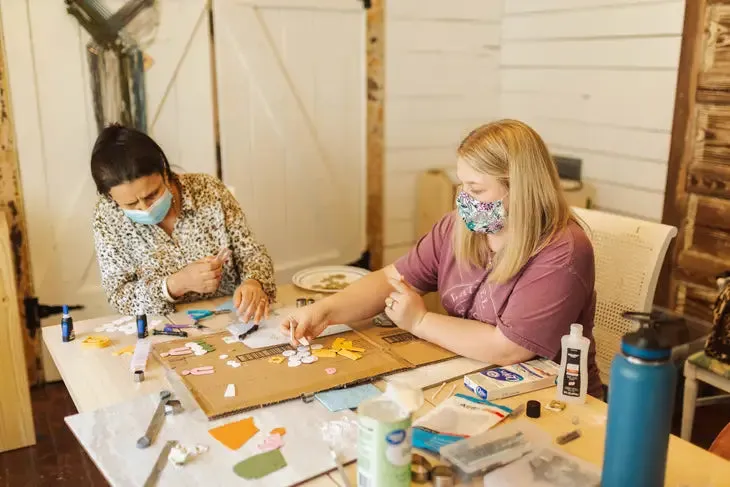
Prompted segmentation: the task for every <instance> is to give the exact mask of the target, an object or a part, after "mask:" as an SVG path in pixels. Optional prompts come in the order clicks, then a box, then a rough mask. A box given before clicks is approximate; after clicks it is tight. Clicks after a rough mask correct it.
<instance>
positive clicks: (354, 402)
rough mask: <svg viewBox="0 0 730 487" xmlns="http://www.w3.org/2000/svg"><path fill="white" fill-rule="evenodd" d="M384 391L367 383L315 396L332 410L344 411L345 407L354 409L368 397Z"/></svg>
mask: <svg viewBox="0 0 730 487" xmlns="http://www.w3.org/2000/svg"><path fill="white" fill-rule="evenodd" d="M381 394H382V392H381V391H380V389H378V388H377V387H375V386H374V385H372V384H365V385H362V386H356V387H346V388H344V389H335V390H332V391H325V392H320V393H318V394H315V395H314V397H316V398H317V399H319V402H321V403H322V404H324V406H325V407H326V408H327V409H329V410H330V411H331V412H333V413H334V412H337V411H342V410H343V409H354V408H356V407H358V406H359V405H360V403H361V402H363V401H364V400H366V399H370V398H371V397H375V396H379V395H381Z"/></svg>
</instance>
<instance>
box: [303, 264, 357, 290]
mask: <svg viewBox="0 0 730 487" xmlns="http://www.w3.org/2000/svg"><path fill="white" fill-rule="evenodd" d="M367 274H370V271H369V270H367V269H361V268H359V267H350V266H346V265H331V266H322V267H310V268H309V269H304V270H301V271H299V272H297V273H296V274H294V277H292V282H293V283H294V285H295V286H298V287H300V288H302V289H306V290H307V291H314V292H318V293H336V292H338V291H340V290H339V289H322V288H319V287H317V286H323V285H324V283H323V282H322V281H324V280H326V279H327V278H328V277H333V276H343V277H342V278H341V279H337V280H336V281H335V282H342V283H346V284H348V285H349V284H352V283H353V282H355V281H357V280H358V279H360V278H361V277H363V276H365V275H367Z"/></svg>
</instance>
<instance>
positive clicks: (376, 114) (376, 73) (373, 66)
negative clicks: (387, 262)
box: [366, 0, 385, 269]
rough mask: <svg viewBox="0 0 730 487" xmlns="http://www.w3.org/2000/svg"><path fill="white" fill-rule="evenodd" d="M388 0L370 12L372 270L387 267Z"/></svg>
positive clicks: (369, 214) (380, 1) (369, 238)
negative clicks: (385, 242) (386, 56)
mask: <svg viewBox="0 0 730 487" xmlns="http://www.w3.org/2000/svg"><path fill="white" fill-rule="evenodd" d="M384 12H385V0H373V2H372V5H371V7H370V9H368V13H367V78H368V79H367V97H368V103H367V183H366V184H367V216H366V222H367V223H366V232H367V242H368V250H369V251H370V267H371V268H372V269H380V268H381V267H382V266H383V253H384V248H383V227H384V226H385V221H384V218H385V214H384V212H383V200H384V197H383V191H384V187H385V181H384V174H385V172H384V165H385V161H384V158H385V143H384V138H383V134H384V132H385V120H384V116H383V114H384V109H385V107H384V105H385V20H384V19H385V15H384Z"/></svg>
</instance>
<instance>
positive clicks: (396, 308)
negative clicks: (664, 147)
mask: <svg viewBox="0 0 730 487" xmlns="http://www.w3.org/2000/svg"><path fill="white" fill-rule="evenodd" d="M457 156H458V157H457V162H456V166H457V174H458V177H459V179H460V180H461V182H462V188H461V191H460V192H459V195H458V197H457V200H456V206H457V211H456V212H453V213H450V214H448V215H446V216H445V217H444V218H443V219H442V220H441V221H440V222H438V223H437V224H436V225H435V226H434V227H433V229H432V230H431V232H430V233H428V234H427V235H426V236H424V237H423V238H421V240H420V241H419V242H418V243H417V244H416V246H415V247H414V248H413V249H412V250H411V251H410V252H409V253H408V254H407V255H406V256H405V257H403V258H401V259H400V260H398V261H397V262H396V263H395V264H393V265H390V266H388V267H386V268H384V269H382V270H380V271H377V272H374V273H372V274H370V275H368V276H366V277H364V278H362V279H361V280H359V281H357V282H356V283H354V284H352V285H351V286H349V287H348V288H347V289H345V290H344V291H342V292H340V293H338V294H336V295H334V296H331V297H329V298H327V299H324V300H321V301H319V302H317V303H315V304H313V305H311V306H308V307H305V308H301V309H299V310H297V312H296V313H295V314H294V315H292V316H291V317H290V319H289V320H287V321H285V323H284V324H283V325H282V332H283V333H286V334H288V333H289V327H290V326H294V327H295V331H294V336H295V337H296V338H297V339H298V338H301V337H307V338H312V337H316V336H318V335H319V334H320V333H322V331H323V330H324V329H325V328H326V327H327V326H328V325H330V324H333V323H350V322H354V321H357V320H361V319H366V318H369V317H371V316H374V315H376V314H377V313H379V312H380V311H382V310H383V306H384V305H385V312H386V314H387V315H388V316H389V317H390V319H392V320H393V322H395V324H396V325H398V327H400V328H402V329H404V330H407V331H409V332H411V333H413V334H414V335H416V336H418V337H420V338H422V339H424V340H427V341H429V342H432V343H435V344H437V345H440V346H442V347H444V348H446V349H448V350H451V351H452V352H454V353H457V354H459V355H462V356H464V357H470V358H473V359H477V360H481V361H484V362H489V363H492V364H500V365H507V364H513V363H517V362H522V361H525V360H528V359H531V358H533V357H536V356H540V357H546V358H550V359H553V360H556V361H558V360H559V359H560V353H561V349H560V338H561V337H562V336H563V335H565V334H567V333H569V331H570V325H571V323H581V324H582V325H583V330H584V334H585V335H586V336H587V337H588V338H590V339H591V341H592V342H593V315H594V312H595V302H596V301H595V292H594V279H595V276H594V263H593V248H592V246H591V243H590V240H589V239H588V237H587V236H586V233H585V232H584V231H583V229H582V228H581V226H580V225H579V224H578V222H577V221H576V218H575V217H574V216H573V215H572V213H571V211H570V209H569V207H568V205H567V203H566V201H565V197H564V195H563V193H562V191H561V188H560V184H559V179H558V174H557V170H556V168H555V165H554V163H553V161H552V159H551V157H550V154H549V153H548V150H547V148H546V147H545V143H544V142H543V141H542V139H541V138H540V136H539V135H538V134H537V133H536V132H535V131H534V130H532V129H531V128H530V127H528V126H527V125H525V124H524V123H521V122H518V121H515V120H501V121H498V122H494V123H490V124H487V125H483V126H481V127H479V128H477V129H476V130H474V131H473V132H472V133H470V134H469V135H468V136H467V137H466V138H465V139H464V141H463V142H462V143H461V145H460V146H459V149H458V151H457ZM433 291H438V293H439V295H440V297H441V302H442V304H443V307H444V309H445V310H446V311H447V312H448V316H445V315H440V314H435V313H431V312H428V311H427V310H426V307H425V305H424V302H423V298H422V297H421V296H422V295H423V294H425V293H428V292H433ZM588 364H589V371H588V372H589V378H590V382H589V387H588V390H589V393H590V394H591V395H594V396H596V397H601V396H602V388H601V383H600V379H599V376H598V368H597V366H596V362H595V342H594V343H592V346H591V350H590V354H589V357H588Z"/></svg>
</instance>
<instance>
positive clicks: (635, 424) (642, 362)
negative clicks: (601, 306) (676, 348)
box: [601, 313, 677, 487]
mask: <svg viewBox="0 0 730 487" xmlns="http://www.w3.org/2000/svg"><path fill="white" fill-rule="evenodd" d="M624 317H625V318H629V319H633V320H636V321H638V322H639V329H638V330H637V331H635V332H632V333H627V334H626V335H624V337H623V339H622V341H621V351H620V353H618V354H616V357H615V358H614V360H613V362H612V363H611V381H610V384H609V389H608V392H609V394H608V424H607V428H606V444H605V451H604V456H603V473H602V476H601V487H662V486H663V485H664V473H665V470H666V464H667V447H668V446H669V436H670V431H671V424H672V414H673V412H674V397H675V391H676V383H677V369H676V367H675V365H674V363H673V362H672V347H671V345H669V343H668V341H667V340H664V339H663V338H662V336H661V335H660V331H661V330H659V329H658V326H657V325H660V324H661V323H665V322H668V321H676V320H673V319H671V318H668V317H665V316H663V315H661V314H655V313H652V314H646V313H625V314H624Z"/></svg>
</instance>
